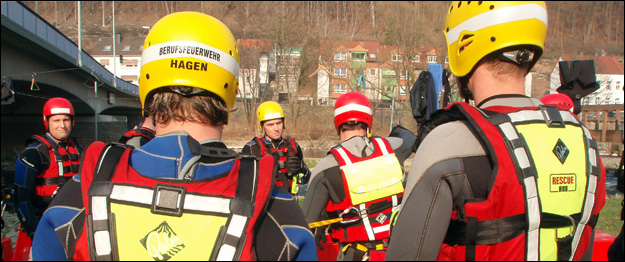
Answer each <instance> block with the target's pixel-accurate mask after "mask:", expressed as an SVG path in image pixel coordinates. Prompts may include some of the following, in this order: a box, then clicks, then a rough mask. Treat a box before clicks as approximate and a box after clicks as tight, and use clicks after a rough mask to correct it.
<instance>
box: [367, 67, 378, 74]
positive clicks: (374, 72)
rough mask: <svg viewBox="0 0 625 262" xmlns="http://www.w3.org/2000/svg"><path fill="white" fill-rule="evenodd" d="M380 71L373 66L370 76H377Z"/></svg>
mask: <svg viewBox="0 0 625 262" xmlns="http://www.w3.org/2000/svg"><path fill="white" fill-rule="evenodd" d="M377 73H378V70H376V69H375V68H372V69H371V70H369V75H370V76H376V75H377Z"/></svg>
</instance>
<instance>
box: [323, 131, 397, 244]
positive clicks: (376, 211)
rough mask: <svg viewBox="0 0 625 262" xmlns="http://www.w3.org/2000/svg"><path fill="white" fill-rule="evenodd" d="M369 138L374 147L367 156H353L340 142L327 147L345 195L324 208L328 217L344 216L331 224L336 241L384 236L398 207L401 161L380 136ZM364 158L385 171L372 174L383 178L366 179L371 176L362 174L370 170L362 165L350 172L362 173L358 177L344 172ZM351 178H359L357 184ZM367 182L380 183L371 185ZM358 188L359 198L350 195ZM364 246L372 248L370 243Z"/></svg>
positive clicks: (369, 239)
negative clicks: (391, 189)
mask: <svg viewBox="0 0 625 262" xmlns="http://www.w3.org/2000/svg"><path fill="white" fill-rule="evenodd" d="M372 140H373V144H374V146H375V149H374V151H373V153H372V154H371V155H370V156H368V157H362V158H361V157H357V156H354V155H353V154H352V153H350V152H349V150H346V149H344V148H343V147H342V146H341V145H338V146H335V147H333V148H331V149H330V153H331V154H332V155H333V156H334V157H335V158H336V160H337V162H338V164H339V166H340V168H341V176H342V179H343V190H344V192H345V199H344V200H343V202H340V203H333V202H332V201H329V202H328V204H327V205H326V211H327V213H328V214H329V215H330V218H334V217H337V216H340V217H343V216H345V217H344V221H342V222H341V223H337V224H334V225H333V226H331V235H332V238H334V239H338V240H339V241H340V242H344V243H347V242H355V241H359V242H373V241H378V242H381V241H382V240H383V241H386V240H388V236H389V232H390V231H389V229H390V217H391V213H392V212H393V211H395V210H396V209H398V207H399V204H400V203H401V198H402V196H403V194H404V188H403V186H402V184H401V182H402V181H401V180H402V175H403V171H401V170H402V168H401V165H400V164H399V161H398V160H397V158H396V157H395V155H394V151H393V148H392V147H391V145H390V144H389V143H388V141H387V140H386V139H384V138H380V137H374V138H372ZM378 161H379V162H378ZM387 161H388V162H387ZM366 162H368V163H375V164H374V165H376V166H379V167H380V168H381V170H377V171H382V172H387V173H377V174H375V176H376V177H378V178H381V179H385V181H383V182H382V183H379V181H369V180H371V179H369V178H367V177H366V175H364V174H365V173H366V172H367V171H371V170H370V168H367V167H364V168H363V167H362V166H361V167H360V168H362V169H358V170H354V171H355V172H353V173H352V174H354V175H356V176H357V175H362V177H360V179H359V178H358V177H354V178H353V179H350V177H348V174H347V172H350V171H349V170H346V169H350V168H352V167H354V166H356V165H357V164H358V163H361V164H362V163H366ZM368 169H369V170H368ZM391 170H394V171H395V172H397V170H399V172H400V173H398V174H391V172H392V171H391ZM387 178H391V179H387ZM391 180H392V181H391ZM355 182H360V184H358V185H357V184H356V183H355ZM367 183H369V184H367ZM371 183H374V184H375V183H377V184H378V185H381V184H384V185H381V186H378V187H371V185H372V184H371ZM391 187H394V191H391V192H389V191H385V192H381V191H380V190H385V189H388V188H391ZM359 189H360V191H361V192H359V193H360V194H361V196H363V198H360V196H358V198H359V200H356V199H353V198H354V197H355V196H356V195H355V194H354V192H355V191H358V190H359ZM365 194H369V196H364V195H365ZM363 201H365V202H363ZM353 221H357V222H353ZM367 248H368V249H373V250H376V248H372V247H367ZM377 250H386V245H384V247H383V248H382V247H377Z"/></svg>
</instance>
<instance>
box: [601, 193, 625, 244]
mask: <svg viewBox="0 0 625 262" xmlns="http://www.w3.org/2000/svg"><path fill="white" fill-rule="evenodd" d="M622 202H623V194H618V195H616V196H615V197H614V198H610V199H606V201H605V206H603V209H602V210H601V213H600V214H599V221H597V227H596V228H597V230H600V231H603V232H606V233H608V234H610V235H613V236H617V235H618V233H619V232H621V227H622V226H623V221H621V203H622Z"/></svg>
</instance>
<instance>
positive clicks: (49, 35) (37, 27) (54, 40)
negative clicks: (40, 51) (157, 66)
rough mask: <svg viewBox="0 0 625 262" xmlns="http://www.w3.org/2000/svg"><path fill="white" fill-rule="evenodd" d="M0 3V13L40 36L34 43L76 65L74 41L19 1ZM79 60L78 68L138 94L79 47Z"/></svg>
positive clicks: (127, 83)
mask: <svg viewBox="0 0 625 262" xmlns="http://www.w3.org/2000/svg"><path fill="white" fill-rule="evenodd" d="M1 7H2V16H4V17H6V18H8V19H9V20H11V21H12V22H14V23H15V24H17V25H18V26H20V27H22V28H23V29H24V31H27V32H30V33H32V34H33V36H36V38H38V39H39V40H41V42H40V43H38V44H39V45H41V46H42V47H44V48H46V49H48V50H49V51H51V52H53V53H56V54H59V56H61V57H63V58H64V59H65V60H67V61H68V62H70V63H72V64H74V65H76V66H77V67H78V45H76V43H74V42H73V41H72V40H70V39H69V38H68V37H67V36H65V35H64V34H63V33H61V32H60V31H59V30H57V29H56V28H55V27H54V26H52V25H51V24H49V23H48V22H47V21H46V20H45V19H43V18H42V17H40V16H39V15H38V14H37V13H35V12H33V11H32V10H31V9H30V8H28V7H27V6H25V5H24V4H22V3H20V2H16V1H2V3H1ZM18 33H19V32H18ZM54 49H56V50H54ZM81 61H82V70H84V71H86V72H88V73H91V74H93V75H95V76H96V77H97V78H98V79H100V80H101V81H102V82H104V83H106V84H108V85H109V86H111V87H114V86H116V87H117V88H118V89H121V90H122V91H126V92H124V93H131V94H135V95H138V94H139V87H138V86H136V85H134V84H132V83H129V82H126V81H124V80H122V79H120V78H118V77H114V76H113V74H112V73H111V72H110V71H108V70H107V69H106V68H105V67H104V66H102V65H101V64H100V63H98V62H97V61H96V60H95V59H94V58H93V57H91V55H89V54H88V53H87V52H85V51H84V50H81ZM113 81H115V84H113Z"/></svg>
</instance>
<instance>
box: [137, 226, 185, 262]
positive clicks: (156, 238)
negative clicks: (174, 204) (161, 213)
mask: <svg viewBox="0 0 625 262" xmlns="http://www.w3.org/2000/svg"><path fill="white" fill-rule="evenodd" d="M141 244H143V247H144V248H145V250H147V251H148V253H150V256H152V257H153V258H154V259H155V260H157V261H167V260H169V259H170V258H172V257H173V256H175V255H176V254H177V253H178V252H180V250H182V249H183V248H184V244H183V243H182V240H180V238H178V236H177V235H176V232H174V230H173V229H171V227H170V226H169V225H168V224H167V222H166V221H163V223H161V224H160V225H159V226H158V227H156V228H155V229H154V230H152V231H150V233H148V234H147V235H146V236H145V237H144V238H143V239H141Z"/></svg>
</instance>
